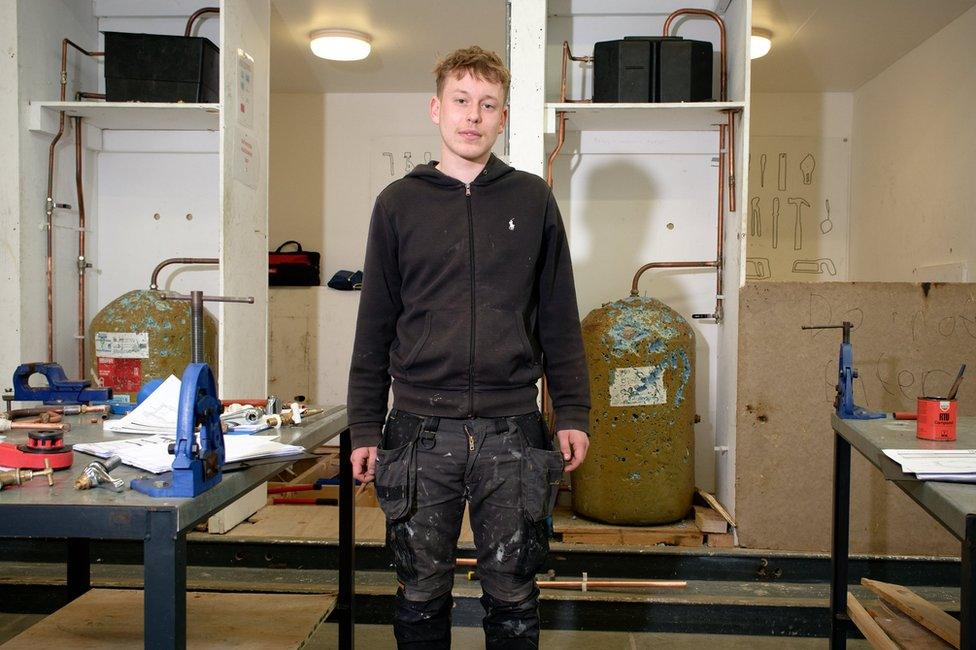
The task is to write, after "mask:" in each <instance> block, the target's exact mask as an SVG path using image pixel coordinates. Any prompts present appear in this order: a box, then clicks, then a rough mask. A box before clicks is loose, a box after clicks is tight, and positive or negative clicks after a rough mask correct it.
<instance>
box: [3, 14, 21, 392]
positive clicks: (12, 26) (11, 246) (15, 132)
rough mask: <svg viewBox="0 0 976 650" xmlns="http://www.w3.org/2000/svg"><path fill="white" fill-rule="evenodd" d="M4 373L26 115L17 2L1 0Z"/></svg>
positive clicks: (13, 301)
mask: <svg viewBox="0 0 976 650" xmlns="http://www.w3.org/2000/svg"><path fill="white" fill-rule="evenodd" d="M0 44H2V50H3V53H4V56H0V151H3V152H5V155H3V156H0V332H3V333H4V336H2V337H0V377H9V376H10V375H11V373H12V372H13V368H14V367H15V364H16V363H17V362H18V360H19V359H20V338H21V330H20V309H19V305H20V295H21V294H20V209H19V208H20V169H19V162H20V145H19V142H20V120H19V109H18V101H17V100H18V95H17V65H18V61H19V59H18V56H17V47H18V42H17V5H16V4H15V3H13V2H0Z"/></svg>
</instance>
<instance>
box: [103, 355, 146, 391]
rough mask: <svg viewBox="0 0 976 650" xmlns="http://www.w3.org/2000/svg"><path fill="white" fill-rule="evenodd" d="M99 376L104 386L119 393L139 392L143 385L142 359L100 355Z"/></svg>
mask: <svg viewBox="0 0 976 650" xmlns="http://www.w3.org/2000/svg"><path fill="white" fill-rule="evenodd" d="M98 378H99V380H100V381H101V384H102V386H105V387H107V388H111V389H112V390H114V391H116V392H118V393H138V392H139V388H140V387H142V359H112V358H107V357H98Z"/></svg>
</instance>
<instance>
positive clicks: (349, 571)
mask: <svg viewBox="0 0 976 650" xmlns="http://www.w3.org/2000/svg"><path fill="white" fill-rule="evenodd" d="M351 454H352V438H351V436H350V434H349V429H346V430H345V431H343V432H342V433H341V434H340V436H339V595H338V598H337V599H336V607H335V610H336V618H337V622H338V623H339V648H340V649H341V650H352V648H353V647H354V642H353V639H354V635H355V626H356V617H355V614H354V612H353V602H354V600H355V597H356V568H355V566H354V565H355V562H356V557H355V551H356V509H355V507H354V505H353V478H352V465H351V464H350V462H349V456H350V455H351Z"/></svg>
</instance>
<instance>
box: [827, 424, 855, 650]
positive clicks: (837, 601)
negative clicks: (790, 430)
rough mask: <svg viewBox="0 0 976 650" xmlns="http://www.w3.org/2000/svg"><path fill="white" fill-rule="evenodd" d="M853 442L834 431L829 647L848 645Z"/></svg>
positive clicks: (844, 646)
mask: <svg viewBox="0 0 976 650" xmlns="http://www.w3.org/2000/svg"><path fill="white" fill-rule="evenodd" d="M850 517H851V443H849V442H847V440H845V439H844V437H843V436H841V435H840V434H839V433H837V432H834V523H833V528H832V529H831V542H830V571H831V575H830V647H831V648H846V647H847V628H848V624H849V623H850V618H849V617H848V616H847V561H848V555H847V554H848V544H849V539H850V524H851V519H850Z"/></svg>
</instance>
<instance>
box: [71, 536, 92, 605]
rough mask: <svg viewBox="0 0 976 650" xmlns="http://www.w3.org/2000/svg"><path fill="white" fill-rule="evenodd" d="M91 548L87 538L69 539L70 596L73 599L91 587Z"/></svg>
mask: <svg viewBox="0 0 976 650" xmlns="http://www.w3.org/2000/svg"><path fill="white" fill-rule="evenodd" d="M90 549H91V544H90V542H89V540H87V539H80V538H71V539H69V540H68V597H69V598H71V599H72V600H74V599H75V598H77V597H78V596H81V595H82V594H84V593H85V592H86V591H88V590H89V589H91V550H90Z"/></svg>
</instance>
